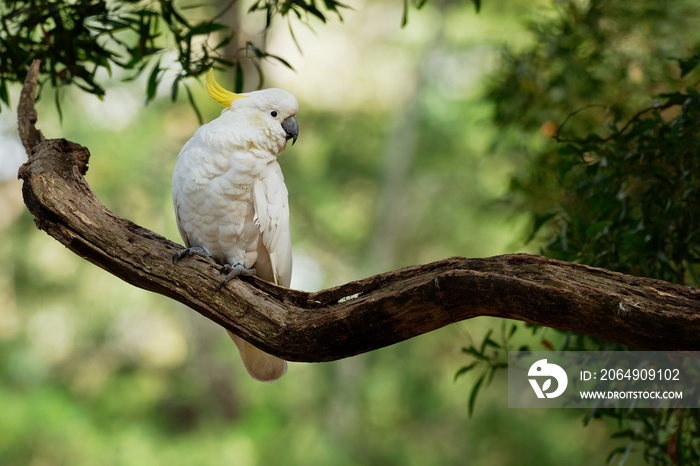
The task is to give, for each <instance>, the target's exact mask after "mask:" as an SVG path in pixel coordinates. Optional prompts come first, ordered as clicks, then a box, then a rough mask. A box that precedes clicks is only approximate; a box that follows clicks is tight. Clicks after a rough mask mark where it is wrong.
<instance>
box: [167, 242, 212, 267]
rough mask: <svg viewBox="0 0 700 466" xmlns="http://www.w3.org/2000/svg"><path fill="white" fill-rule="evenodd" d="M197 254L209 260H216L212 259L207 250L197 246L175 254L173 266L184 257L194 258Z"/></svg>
mask: <svg viewBox="0 0 700 466" xmlns="http://www.w3.org/2000/svg"><path fill="white" fill-rule="evenodd" d="M195 254H196V255H198V256H203V257H206V258H207V259H211V260H214V258H213V257H211V254H209V253H208V252H207V250H206V249H204V248H202V247H200V246H195V247H192V248H185V249H180V250H179V251H177V252H176V253H175V254H173V264H174V263H175V262H177V261H179V260H180V259H182V258H183V257H187V256H192V255H195Z"/></svg>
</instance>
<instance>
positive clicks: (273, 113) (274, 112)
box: [270, 110, 277, 118]
mask: <svg viewBox="0 0 700 466" xmlns="http://www.w3.org/2000/svg"><path fill="white" fill-rule="evenodd" d="M270 116H271V117H272V118H277V111H276V110H273V111H271V112H270Z"/></svg>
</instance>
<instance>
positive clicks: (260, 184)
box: [253, 161, 292, 287]
mask: <svg viewBox="0 0 700 466" xmlns="http://www.w3.org/2000/svg"><path fill="white" fill-rule="evenodd" d="M253 201H254V203H255V223H256V224H257V225H258V227H259V228H260V233H261V234H262V246H263V247H264V249H265V251H259V254H258V263H256V265H255V267H256V270H258V275H259V276H261V278H266V277H265V276H264V275H263V274H262V273H261V272H262V270H260V268H262V269H265V268H266V267H265V266H267V264H266V263H265V262H266V256H268V257H269V268H270V269H271V270H270V272H271V275H272V276H271V277H270V278H273V279H274V282H275V283H277V284H278V285H282V286H286V287H289V284H290V282H291V280H292V238H291V233H290V231H289V202H288V200H287V187H286V186H285V184H284V176H283V175H282V169H281V168H280V166H279V164H278V163H277V162H276V161H275V162H273V163H271V164H269V165H268V166H267V167H265V169H264V170H263V171H262V173H261V174H260V178H259V179H258V180H256V182H255V184H254V185H253ZM265 253H266V254H265ZM266 279H268V280H269V278H266ZM270 281H272V280H270Z"/></svg>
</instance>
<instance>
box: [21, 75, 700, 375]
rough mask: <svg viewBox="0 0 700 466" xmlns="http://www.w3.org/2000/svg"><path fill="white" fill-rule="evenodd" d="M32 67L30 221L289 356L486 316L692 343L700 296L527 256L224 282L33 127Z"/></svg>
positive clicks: (622, 338)
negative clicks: (311, 287) (118, 206)
mask: <svg viewBox="0 0 700 466" xmlns="http://www.w3.org/2000/svg"><path fill="white" fill-rule="evenodd" d="M37 71H38V66H36V67H32V69H31V71H30V74H29V76H28V77H27V81H26V82H25V86H24V89H23V92H22V97H21V99H22V101H21V102H20V105H19V111H18V113H19V122H20V123H19V124H20V127H23V126H24V127H25V128H26V129H25V130H24V131H23V132H22V138H23V142H24V144H25V147H27V150H28V153H29V161H28V162H27V163H26V164H24V165H23V166H22V168H21V169H20V172H19V177H20V178H21V179H23V180H24V185H23V188H22V189H23V195H24V200H25V203H26V205H27V207H28V208H29V210H30V212H31V213H32V214H33V215H34V217H35V221H36V224H37V226H38V227H39V228H40V229H42V230H44V231H46V232H47V233H48V234H49V235H50V236H52V237H53V238H55V239H56V240H58V241H60V242H61V243H62V244H64V245H65V246H66V247H67V248H69V249H70V250H71V251H73V252H75V253H76V254H78V255H80V256H81V257H83V258H85V259H87V260H88V261H90V262H92V263H94V264H97V265H98V266H100V267H102V268H103V269H105V270H107V271H108V272H110V273H112V274H113V275H115V276H117V277H119V278H121V279H122V280H125V281H126V282H128V283H130V284H132V285H134V286H137V287H140V288H144V289H146V290H150V291H153V292H156V293H160V294H162V295H165V296H168V297H170V298H172V299H175V300H177V301H180V302H181V303H184V304H186V305H187V306H189V307H190V308H192V309H194V310H195V311H197V312H199V313H200V314H202V315H204V316H205V317H207V318H209V319H211V320H212V321H214V322H216V323H218V324H219V325H221V326H223V327H225V328H226V329H229V330H231V331H233V332H234V333H236V334H238V335H240V336H242V337H243V338H245V339H246V340H248V341H250V342H251V343H253V344H255V345H256V346H258V347H260V348H261V349H263V350H265V351H267V352H268V353H271V354H274V355H276V356H279V357H281V358H284V359H286V360H290V361H309V362H311V361H329V360H335V359H341V358H344V357H348V356H352V355H355V354H359V353H363V352H366V351H371V350H373V349H377V348H380V347H383V346H387V345H390V344H393V343H396V342H399V341H402V340H406V339H409V338H412V337H414V336H417V335H420V334H423V333H427V332H430V331H432V330H435V329H437V328H440V327H442V326H445V325H448V324H450V323H454V322H458V321H461V320H464V319H469V318H472V317H477V316H495V317H502V318H509V319H517V320H521V321H525V322H532V323H536V324H539V325H543V326H548V327H554V328H559V329H563V330H572V331H575V332H579V333H586V334H589V335H594V336H597V337H601V338H604V339H607V340H611V341H616V342H620V343H624V344H627V345H630V346H633V347H637V348H646V349H655V350H700V292H699V291H698V290H697V289H694V288H688V287H684V286H679V285H674V284H670V283H666V282H663V281H659V280H653V279H648V278H639V277H633V276H628V275H622V274H619V273H614V272H610V271H607V270H603V269H598V268H592V267H587V266H584V265H578V264H572V263H567V262H561V261H555V260H551V259H546V258H544V257H540V256H532V255H505V256H497V257H491V258H485V259H465V258H450V259H445V260H442V261H438V262H434V263H431V264H426V265H422V266H415V267H408V268H404V269H401V270H397V271H393V272H387V273H383V274H380V275H376V276H373V277H369V278H366V279H364V280H360V281H356V282H351V283H348V284H345V285H342V286H338V287H335V288H331V289H328V290H324V291H319V292H316V293H306V292H301V291H296V290H290V289H286V288H282V287H279V286H276V285H273V284H271V283H268V282H265V281H263V280H260V279H258V278H255V277H251V278H243V279H240V280H238V279H237V280H232V281H231V282H229V284H228V285H227V286H226V287H225V288H224V289H223V290H221V291H220V290H219V289H218V286H219V283H220V280H221V276H220V275H219V266H218V265H217V264H215V263H213V262H211V261H208V260H206V259H204V258H201V257H197V256H193V257H188V258H186V259H182V260H181V261H180V262H178V263H177V264H176V265H173V263H172V261H171V257H172V255H173V253H174V252H175V251H177V250H179V249H181V248H182V246H180V245H178V244H175V243H173V242H172V241H169V240H167V239H166V238H163V237H162V236H160V235H158V234H156V233H154V232H152V231H150V230H147V229H145V228H143V227H140V226H138V225H136V224H134V223H132V222H130V221H129V220H126V219H123V218H120V217H117V216H116V215H114V214H113V213H112V212H110V211H109V210H108V209H107V208H105V206H103V205H102V204H101V203H100V202H99V200H98V199H97V198H96V197H95V195H94V194H93V193H92V191H91V190H90V187H89V186H88V184H87V182H86V181H85V178H84V174H85V173H86V171H87V162H88V159H89V155H90V154H89V152H88V150H87V149H86V148H85V147H82V146H80V145H78V144H75V143H72V142H69V141H66V140H64V139H51V140H44V139H43V137H42V136H41V133H40V132H38V131H37V130H36V128H35V127H34V122H35V121H36V113H32V112H33V111H34V104H33V101H34V100H33V99H34V97H33V93H34V88H33V87H32V86H35V83H36V73H37Z"/></svg>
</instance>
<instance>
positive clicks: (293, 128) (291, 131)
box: [282, 116, 299, 145]
mask: <svg viewBox="0 0 700 466" xmlns="http://www.w3.org/2000/svg"><path fill="white" fill-rule="evenodd" d="M282 129H283V130H284V133H285V137H286V138H287V140H290V139H292V145H294V143H295V142H297V138H298V137H299V125H298V124H297V120H296V118H294V117H293V116H290V117H289V118H287V119H286V120H284V121H283V122H282Z"/></svg>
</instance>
